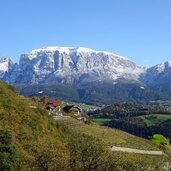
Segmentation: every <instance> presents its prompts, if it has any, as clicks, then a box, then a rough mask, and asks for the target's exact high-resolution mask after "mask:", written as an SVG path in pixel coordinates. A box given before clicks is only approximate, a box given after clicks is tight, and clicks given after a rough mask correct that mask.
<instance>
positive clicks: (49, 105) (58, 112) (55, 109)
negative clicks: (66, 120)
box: [45, 99, 86, 121]
mask: <svg viewBox="0 0 171 171" xmlns="http://www.w3.org/2000/svg"><path fill="white" fill-rule="evenodd" d="M61 106H62V101H61V100H59V99H48V100H46V101H45V108H46V110H48V112H49V115H53V116H54V117H55V118H57V117H65V116H63V113H65V114H68V115H70V116H72V117H74V118H76V119H77V120H83V121H86V117H85V114H84V112H83V111H82V110H81V108H80V107H78V106H75V105H67V106H65V107H63V108H62V107H61Z"/></svg>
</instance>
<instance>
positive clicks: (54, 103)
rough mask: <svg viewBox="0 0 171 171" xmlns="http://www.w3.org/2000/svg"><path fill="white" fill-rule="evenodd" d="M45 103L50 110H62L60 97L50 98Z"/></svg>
mask: <svg viewBox="0 0 171 171" xmlns="http://www.w3.org/2000/svg"><path fill="white" fill-rule="evenodd" d="M45 105H46V109H47V110H49V111H56V112H60V111H61V100H59V99H48V100H47V101H46V104H45Z"/></svg>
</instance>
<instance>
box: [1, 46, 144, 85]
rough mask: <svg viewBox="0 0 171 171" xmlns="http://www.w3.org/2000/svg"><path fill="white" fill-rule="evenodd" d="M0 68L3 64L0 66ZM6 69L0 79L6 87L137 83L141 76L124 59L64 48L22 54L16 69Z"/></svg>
mask: <svg viewBox="0 0 171 171" xmlns="http://www.w3.org/2000/svg"><path fill="white" fill-rule="evenodd" d="M1 65H2V66H3V65H4V63H3V62H2V63H1V62H0V66H1ZM9 66H10V65H6V64H5V68H4V69H3V72H2V74H1V78H3V79H4V80H5V81H6V82H8V83H10V84H14V83H15V84H34V83H52V82H57V83H71V84H79V83H84V82H91V81H113V82H114V83H115V82H117V80H122V79H125V80H134V81H138V79H139V75H140V74H141V73H142V72H144V69H143V68H141V67H138V66H137V65H136V64H135V63H133V62H131V61H130V60H128V59H127V58H125V57H121V56H118V55H116V54H113V53H109V52H100V51H95V50H92V49H87V48H67V47H44V48H40V49H36V50H33V51H31V53H29V54H22V55H21V58H20V62H19V64H18V65H17V64H15V66H13V67H12V68H9ZM2 68H3V67H2ZM4 72H5V74H4Z"/></svg>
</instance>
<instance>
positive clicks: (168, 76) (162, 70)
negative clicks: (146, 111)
mask: <svg viewBox="0 0 171 171" xmlns="http://www.w3.org/2000/svg"><path fill="white" fill-rule="evenodd" d="M142 81H143V82H144V83H145V84H146V85H148V86H150V87H152V88H155V89H157V90H160V91H168V90H169V92H170V94H171V60H168V61H166V62H164V63H161V64H158V65H156V66H154V67H151V68H149V69H148V70H147V71H146V73H144V74H143V77H142Z"/></svg>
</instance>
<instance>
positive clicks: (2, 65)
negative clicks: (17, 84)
mask: <svg viewBox="0 0 171 171" xmlns="http://www.w3.org/2000/svg"><path fill="white" fill-rule="evenodd" d="M12 66H13V63H12V60H11V59H10V58H8V57H3V58H1V59H0V79H2V78H3V77H4V75H5V73H7V72H8V71H9V70H10V69H11V68H12Z"/></svg>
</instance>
